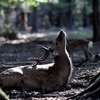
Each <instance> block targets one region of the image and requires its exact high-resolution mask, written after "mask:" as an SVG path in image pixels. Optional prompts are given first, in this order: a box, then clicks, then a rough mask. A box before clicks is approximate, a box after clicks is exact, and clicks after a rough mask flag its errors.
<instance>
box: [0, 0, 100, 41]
mask: <svg viewBox="0 0 100 100" xmlns="http://www.w3.org/2000/svg"><path fill="white" fill-rule="evenodd" d="M59 30H65V31H66V32H67V34H69V38H72V39H78V38H89V39H92V40H93V41H100V0H0V36H4V37H6V38H9V39H16V37H17V35H18V33H20V35H18V36H19V37H21V36H23V35H22V34H24V37H25V34H28V33H29V34H38V33H41V34H42V33H46V34H48V33H50V32H51V33H53V34H57V32H58V31H59ZM41 34H40V35H41ZM26 36H27V35H26ZM30 37H31V36H30Z"/></svg>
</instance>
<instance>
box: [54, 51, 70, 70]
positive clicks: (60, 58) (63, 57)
mask: <svg viewBox="0 0 100 100" xmlns="http://www.w3.org/2000/svg"><path fill="white" fill-rule="evenodd" d="M54 62H55V65H56V67H57V68H60V67H61V68H63V67H66V66H70V64H71V60H70V58H69V54H68V52H67V51H66V50H63V52H61V53H60V55H57V56H55V58H54ZM58 66H59V67H58Z"/></svg>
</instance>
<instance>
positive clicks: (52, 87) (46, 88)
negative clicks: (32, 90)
mask: <svg viewBox="0 0 100 100" xmlns="http://www.w3.org/2000/svg"><path fill="white" fill-rule="evenodd" d="M63 90H64V88H63V86H60V85H58V84H56V83H54V82H49V83H45V84H43V86H42V91H43V92H53V91H63Z"/></svg>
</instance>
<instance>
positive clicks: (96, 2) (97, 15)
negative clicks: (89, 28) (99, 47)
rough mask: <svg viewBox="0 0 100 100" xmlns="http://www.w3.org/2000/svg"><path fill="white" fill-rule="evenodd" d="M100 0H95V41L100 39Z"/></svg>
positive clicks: (93, 3)
mask: <svg viewBox="0 0 100 100" xmlns="http://www.w3.org/2000/svg"><path fill="white" fill-rule="evenodd" d="M99 2H100V1H99V0H93V1H92V5H93V41H94V42H97V41H100V30H99V28H100V26H99V21H100V19H99V17H100V16H99V13H100V12H99Z"/></svg>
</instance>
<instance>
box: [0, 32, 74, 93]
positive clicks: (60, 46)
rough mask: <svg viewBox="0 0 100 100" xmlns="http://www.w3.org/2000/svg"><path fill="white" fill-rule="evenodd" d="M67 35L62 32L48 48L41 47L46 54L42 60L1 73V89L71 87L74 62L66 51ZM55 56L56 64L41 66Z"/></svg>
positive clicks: (34, 59) (37, 59)
mask: <svg viewBox="0 0 100 100" xmlns="http://www.w3.org/2000/svg"><path fill="white" fill-rule="evenodd" d="M66 35H67V34H66V33H65V32H64V31H60V32H59V34H58V36H57V38H56V39H55V40H54V41H53V43H52V44H51V45H50V46H49V47H48V48H46V47H44V46H39V47H40V48H42V49H43V50H45V53H44V55H43V56H42V57H40V58H34V57H31V58H29V59H30V60H33V61H35V62H34V63H33V64H32V65H25V66H18V67H14V68H9V69H7V70H5V71H3V72H1V73H0V87H1V88H3V89H5V88H7V87H11V88H14V87H20V88H22V89H24V90H26V91H30V90H41V91H47V92H49V91H62V90H64V89H68V88H69V87H70V85H69V81H70V77H71V75H72V69H73V65H72V61H71V59H70V57H69V54H68V52H67V50H66V43H67V42H66ZM50 55H53V59H54V62H53V63H49V64H43V65H39V62H41V61H43V60H45V59H46V58H47V57H48V56H50Z"/></svg>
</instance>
